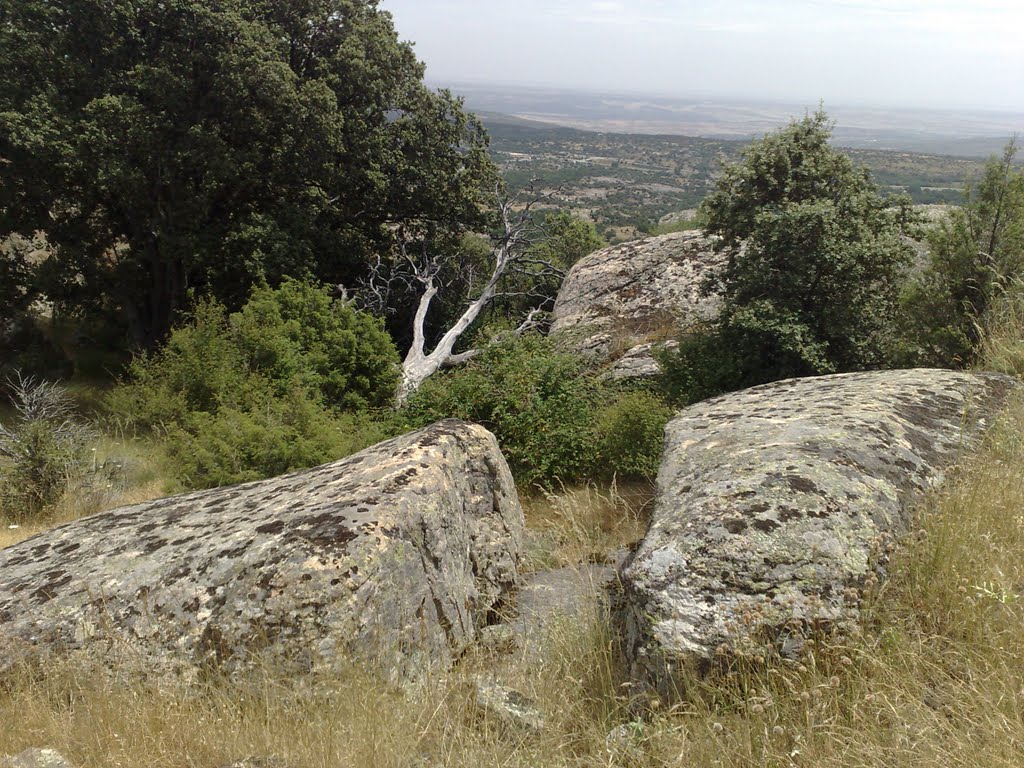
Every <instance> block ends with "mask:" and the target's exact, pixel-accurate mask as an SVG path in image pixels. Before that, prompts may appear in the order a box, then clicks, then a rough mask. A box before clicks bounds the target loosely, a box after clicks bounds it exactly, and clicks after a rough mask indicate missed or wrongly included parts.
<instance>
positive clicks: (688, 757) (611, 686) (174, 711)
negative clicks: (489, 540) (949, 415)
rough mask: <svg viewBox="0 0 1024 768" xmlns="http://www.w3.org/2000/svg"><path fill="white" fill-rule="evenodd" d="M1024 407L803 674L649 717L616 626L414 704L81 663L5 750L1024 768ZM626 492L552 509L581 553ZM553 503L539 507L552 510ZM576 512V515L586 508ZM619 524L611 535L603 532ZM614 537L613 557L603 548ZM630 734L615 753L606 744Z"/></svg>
mask: <svg viewBox="0 0 1024 768" xmlns="http://www.w3.org/2000/svg"><path fill="white" fill-rule="evenodd" d="M1022 435H1024V402H1022V401H1020V400H1018V401H1015V402H1014V403H1013V404H1012V406H1011V408H1010V409H1009V410H1008V412H1007V413H1006V415H1005V416H1004V417H1003V418H1002V419H1001V420H1000V422H999V423H998V425H996V427H995V428H994V430H993V431H992V433H991V436H990V438H989V440H988V442H987V444H986V446H985V447H984V448H983V449H982V450H981V451H980V452H979V453H978V455H977V456H976V457H975V458H974V459H973V460H972V461H971V462H969V464H968V465H967V466H966V467H965V468H964V470H963V471H962V472H961V473H959V475H958V479H957V480H956V481H955V482H954V483H953V484H952V485H951V486H950V487H949V488H948V490H947V491H946V492H945V493H944V494H943V495H941V496H938V495H937V496H935V497H934V498H931V499H928V500H927V501H926V502H925V503H924V504H923V505H922V507H921V510H920V518H919V526H918V527H917V530H915V531H914V533H913V534H912V535H910V536H909V537H908V538H907V539H906V541H904V542H902V543H901V545H900V546H899V547H897V548H896V550H895V551H894V553H893V555H892V559H891V562H890V565H889V570H890V574H891V575H890V578H889V579H888V580H887V581H886V582H884V583H883V584H882V585H881V586H879V587H878V588H877V589H875V591H874V592H873V593H871V594H870V595H869V596H868V602H867V603H866V607H865V610H864V613H863V627H862V630H861V631H860V632H858V633H856V634H855V636H851V637H846V638H837V637H820V638H817V639H816V641H812V643H810V646H809V649H808V651H807V653H806V655H805V657H804V658H802V659H800V660H799V661H794V662H787V663H784V664H783V665H781V666H777V667H774V668H769V669H764V668H757V667H756V666H750V667H735V668H732V669H731V670H728V671H724V672H721V673H719V674H717V675H715V676H712V677H710V678H707V679H704V680H700V681H696V680H695V681H694V682H693V686H692V688H691V690H690V692H689V694H688V696H687V698H686V699H685V700H684V701H683V702H681V703H676V704H674V705H672V706H669V705H668V704H667V703H666V704H661V705H660V706H659V705H658V703H657V702H653V703H652V702H644V703H645V704H647V705H648V706H650V705H653V709H652V708H647V709H645V710H642V711H644V712H646V714H645V715H644V716H643V717H641V716H640V715H638V714H637V713H638V712H640V711H641V710H638V709H637V708H636V706H635V705H636V704H637V702H635V701H631V700H629V698H628V697H627V695H626V694H627V692H628V691H629V689H628V688H626V687H623V685H622V684H623V682H624V681H623V679H622V677H621V674H620V672H619V670H618V664H617V661H616V654H615V651H614V648H615V643H614V638H613V637H612V636H611V634H610V631H609V629H608V624H607V622H606V621H604V620H603V617H602V615H601V613H600V611H599V610H596V609H595V611H594V613H593V615H592V616H590V617H587V618H584V619H583V620H581V621H578V622H575V623H569V622H565V623H563V624H561V625H558V627H557V628H556V629H555V630H553V631H552V633H551V637H550V638H549V645H548V649H547V651H546V652H545V653H544V655H543V660H542V661H541V662H539V663H538V662H537V661H536V660H535V659H530V660H527V659H517V658H516V657H514V656H513V657H510V658H509V657H507V658H503V659H495V658H491V657H488V656H487V655H486V654H485V653H484V652H483V651H481V652H479V653H476V654H473V655H471V656H470V657H468V658H466V659H464V660H463V662H462V663H461V664H460V665H459V667H458V668H456V670H454V671H453V672H451V673H449V674H447V675H443V676H441V677H439V678H438V679H436V680H433V681H432V682H431V684H430V685H427V686H422V687H420V688H416V689H413V690H411V691H407V692H404V693H403V692H399V691H395V690H393V689H390V688H388V687H387V686H385V685H383V684H382V683H380V682H378V681H376V680H374V679H373V678H372V677H369V676H367V675H366V674H364V673H362V672H360V671H357V670H353V671H352V672H351V673H350V674H346V675H342V676H339V677H335V678H330V679H318V680H314V681H312V682H310V681H296V680H289V679H287V678H284V677H282V676H280V675H275V673H274V671H273V670H266V672H265V674H264V675H262V676H258V677H254V678H252V679H249V680H245V681H241V682H238V681H236V682H234V683H230V684H229V683H228V682H226V681H220V682H216V681H215V682H210V683H208V684H205V685H203V686H199V687H195V686H193V687H191V688H185V687H182V686H176V685H170V684H167V683H166V682H165V681H164V682H162V681H158V680H151V679H147V678H146V676H145V675H142V676H137V677H131V676H124V675H117V674H114V673H112V672H111V671H110V670H109V669H107V668H105V667H103V666H102V665H99V664H91V663H88V662H83V661H77V662H76V661H67V662H63V663H58V664H55V665H54V666H52V667H50V668H49V669H47V671H46V674H45V675H39V674H28V673H25V674H23V675H20V676H18V677H15V679H13V680H9V681H8V684H7V687H6V689H5V690H4V691H3V692H2V693H0V722H4V723H10V724H11V727H9V728H4V729H0V753H4V752H7V753H14V752H17V751H19V750H20V749H22V748H24V747H27V746H29V745H33V744H34V745H43V744H45V745H49V746H53V747H55V748H57V749H58V750H62V751H64V752H65V753H66V754H67V756H68V757H70V758H71V759H72V760H73V761H74V762H76V763H77V764H80V765H89V766H105V765H110V766H114V765H124V766H128V765H133V766H134V765H145V766H153V767H154V768H157V767H160V766H168V768H170V767H171V766H175V767H179V766H210V767H211V768H214V767H215V766H220V765H222V764H224V763H226V762H230V761H231V760H235V759H238V758H240V757H243V756H245V755H248V754H259V755H277V756H279V757H282V758H284V759H285V760H286V761H287V763H288V764H289V765H291V766H295V768H304V767H305V766H310V767H313V766H316V767H318V768H320V767H323V768H326V767H327V766H332V767H334V766H367V767H368V768H374V767H375V766H389V767H391V766H394V767H395V768H398V767H399V766H403V767H404V766H418V765H422V766H442V765H444V766H566V767H568V766H680V768H682V767H683V766H750V767H751V768H752V767H753V766H780V767H781V766H786V767H788V766H864V767H865V768H866V767H867V766H872V767H874V766H908V768H909V766H964V768H967V767H968V766H971V767H972V768H973V767H975V766H982V765H983V766H987V767H991V768H995V767H997V766H1007V767H1009V766H1019V765H1021V764H1022V762H1024V600H1022V598H1021V597H1020V592H1021V590H1022V589H1024V586H1022V585H1024V558H1022V557H1021V553H1022V551H1024V476H1022V473H1020V471H1019V467H1020V466H1024V438H1022ZM608 499H609V495H608V494H604V493H597V492H595V491H594V490H593V489H591V490H589V491H574V492H571V493H567V494H564V495H563V496H562V497H560V498H559V497H552V498H551V499H549V500H546V501H545V502H544V505H547V506H540V507H538V508H535V509H534V510H533V511H532V512H533V514H534V515H535V517H534V520H535V522H536V521H541V522H544V521H550V520H551V519H552V516H553V517H559V516H561V517H570V518H571V519H572V521H574V522H570V523H569V530H570V531H571V530H578V531H582V532H583V534H582V535H577V534H571V533H566V534H565V538H564V541H566V542H571V541H576V542H577V545H576V546H579V547H580V548H578V549H575V550H571V549H561V550H560V551H561V552H562V553H563V554H562V555H559V557H569V556H570V555H569V552H570V551H573V552H575V553H576V554H582V553H583V552H585V551H586V550H587V548H588V546H587V545H579V542H586V541H588V540H590V538H589V537H590V534H588V533H587V531H592V530H593V528H591V527H590V526H589V524H587V523H586V522H584V521H587V520H595V519H596V520H599V519H601V518H602V517H603V516H604V515H605V514H606V512H605V511H604V510H606V508H607V505H608ZM538 503H539V502H538ZM573 504H575V505H578V506H577V508H575V509H572V508H570V507H571V505H573ZM600 529H601V526H600V525H597V530H600ZM603 543H605V542H603V541H602V545H603ZM494 668H499V669H501V670H502V671H501V674H502V676H503V678H504V679H505V680H507V681H508V682H509V683H510V684H511V685H513V686H514V687H516V689H517V690H520V691H521V692H522V693H524V694H526V695H528V696H530V697H532V698H534V699H535V700H536V702H537V705H538V706H539V707H540V709H541V710H542V711H544V712H546V713H547V718H548V720H547V725H546V727H545V729H544V730H543V731H542V732H541V733H540V734H535V735H530V734H527V733H525V732H519V731H516V730H515V729H510V728H508V727H506V726H503V725H501V724H500V723H498V722H494V721H491V720H489V719H488V718H487V717H486V716H485V715H482V714H480V713H479V712H478V711H477V710H476V709H475V708H474V707H473V705H472V703H471V702H472V695H471V690H472V679H473V676H474V675H475V674H478V673H480V672H481V671H482V670H488V669H494ZM616 726H621V727H619V728H618V730H617V731H616V736H615V737H614V738H610V739H609V738H607V734H608V733H609V731H611V730H612V729H614V728H616Z"/></svg>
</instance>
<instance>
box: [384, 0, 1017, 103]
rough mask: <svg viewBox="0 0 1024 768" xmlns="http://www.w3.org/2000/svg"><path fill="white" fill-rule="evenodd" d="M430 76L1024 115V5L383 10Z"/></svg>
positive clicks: (429, 4)
mask: <svg viewBox="0 0 1024 768" xmlns="http://www.w3.org/2000/svg"><path fill="white" fill-rule="evenodd" d="M380 5H381V7H382V8H383V9H385V10H388V11H390V12H391V13H392V15H393V16H394V19H395V26H396V27H397V28H398V32H399V34H400V36H401V37H402V38H403V39H406V40H411V41H413V42H414V43H415V45H416V52H417V54H418V55H419V57H420V58H421V59H422V60H423V61H425V62H426V63H427V77H428V78H429V79H432V80H440V81H464V82H465V81H472V82H504V83H522V84H528V85H551V86H569V87H583V88H586V89H589V90H608V91H627V92H639V91H647V92H651V93H663V94H666V95H669V94H672V95H723V96H761V97H764V98H771V99H786V100H799V101H801V102H809V103H815V102H817V101H818V100H819V99H824V100H825V101H826V102H827V103H829V104H830V105H834V104H841V103H849V104H855V103H856V104H902V105H907V106H948V107H957V106H963V107H996V108H1010V109H1015V110H1024V43H1022V41H1024V0H970V1H969V0H958V1H956V2H954V0H763V1H758V2H755V1H754V0H719V1H718V2H714V1H713V0H674V1H670V0H381V3H380Z"/></svg>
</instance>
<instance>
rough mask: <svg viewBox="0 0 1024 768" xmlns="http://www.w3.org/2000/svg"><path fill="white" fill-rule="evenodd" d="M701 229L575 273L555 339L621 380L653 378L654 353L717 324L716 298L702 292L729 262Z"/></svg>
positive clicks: (586, 262)
mask: <svg viewBox="0 0 1024 768" xmlns="http://www.w3.org/2000/svg"><path fill="white" fill-rule="evenodd" d="M713 245H714V241H713V240H712V238H710V237H708V236H707V235H705V234H704V233H703V232H701V231H699V230H692V231H689V232H675V233H673V234H669V235H661V236H660V237H649V238H646V239H644V240H637V241H634V242H630V243H623V244H622V245H615V246H612V247H610V248H605V249H603V250H600V251H596V252H594V253H592V254H590V255H589V256H586V257H585V258H583V259H580V260H579V261H578V262H577V263H576V264H575V265H574V266H573V268H572V269H571V270H570V271H569V274H568V275H567V276H566V278H565V281H564V282H563V283H562V287H561V289H560V290H559V292H558V299H557V300H556V302H555V308H554V313H553V321H552V326H551V333H552V335H553V336H554V337H556V338H558V339H560V340H561V343H562V344H563V345H564V346H565V347H566V348H569V349H572V350H573V351H575V352H577V353H579V354H581V355H583V356H584V357H586V358H588V359H590V360H591V361H592V362H594V363H596V364H608V365H609V366H610V368H609V374H610V375H611V376H612V377H614V378H633V377H644V376H652V375H655V374H656V373H657V372H658V364H657V361H656V360H655V358H654V355H653V354H652V348H653V346H654V345H655V344H656V343H658V342H661V341H665V340H667V339H670V338H674V337H675V336H676V335H678V330H679V328H680V326H683V325H688V324H690V323H693V322H696V321H700V320H707V319H710V318H712V317H714V316H715V315H716V314H717V312H718V309H719V300H718V297H716V296H713V295H712V296H707V295H705V294H704V293H703V291H702V290H701V284H702V283H703V280H704V278H705V277H706V276H707V275H708V274H709V272H710V271H711V270H714V269H716V268H718V266H719V265H720V264H721V263H722V257H721V256H720V255H719V254H716V253H715V252H714V249H713Z"/></svg>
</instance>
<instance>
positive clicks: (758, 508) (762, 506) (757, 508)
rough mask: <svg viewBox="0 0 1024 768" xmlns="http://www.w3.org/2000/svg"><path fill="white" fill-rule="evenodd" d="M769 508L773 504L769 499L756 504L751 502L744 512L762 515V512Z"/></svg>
mask: <svg viewBox="0 0 1024 768" xmlns="http://www.w3.org/2000/svg"><path fill="white" fill-rule="evenodd" d="M769 509H771V504H769V503H768V502H767V501H759V502H757V503H756V504H751V505H750V506H749V507H747V509H746V510H744V512H745V513H746V514H748V515H760V514H761V513H762V512H767V511H768V510H769Z"/></svg>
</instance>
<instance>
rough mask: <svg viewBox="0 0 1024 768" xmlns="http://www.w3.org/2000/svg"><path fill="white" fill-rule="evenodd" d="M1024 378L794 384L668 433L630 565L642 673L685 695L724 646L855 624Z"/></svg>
mask: <svg viewBox="0 0 1024 768" xmlns="http://www.w3.org/2000/svg"><path fill="white" fill-rule="evenodd" d="M1016 386H1017V383H1016V381H1015V380H1014V379H1012V378H1010V377H1008V376H1003V375H999V374H985V373H969V372H954V371H940V370H910V371H879V372H870V373H854V374H844V375H835V376H822V377H818V378H809V379H791V380H788V381H780V382H776V383H773V384H768V385H764V386H760V387H755V388H753V389H749V390H746V391H742V392H736V393H732V394H728V395H724V396H722V397H718V398H714V399H711V400H708V401H705V402H702V403H699V404H697V405H694V406H691V407H689V408H686V409H684V410H683V411H682V412H681V413H680V414H679V415H678V416H677V417H676V418H675V419H674V420H673V421H671V422H670V423H669V424H668V426H667V427H666V447H665V453H664V455H663V460H662V465H661V469H660V472H659V475H658V497H657V501H656V505H655V509H654V512H653V515H652V522H651V525H650V528H649V530H648V532H647V534H646V536H645V537H644V539H643V540H642V542H641V543H640V545H639V547H638V548H637V550H636V552H635V553H634V554H633V556H632V558H631V559H630V560H629V561H627V563H626V565H625V567H624V569H623V572H622V574H621V583H622V589H623V592H622V594H621V596H620V598H619V599H618V601H617V606H616V610H615V620H616V621H617V623H618V626H619V629H620V631H621V633H622V637H623V642H624V648H625V653H626V657H627V662H628V664H629V666H630V675H631V677H632V679H633V680H634V681H635V682H636V683H638V684H639V685H641V686H643V687H647V688H654V689H657V690H658V691H659V692H660V693H662V694H663V695H667V696H669V697H671V696H672V695H673V693H674V688H675V686H676V685H677V683H678V677H677V672H678V671H679V670H680V669H681V668H687V669H689V670H693V669H694V668H697V669H699V668H701V667H703V666H706V665H707V664H708V662H709V661H710V660H712V659H713V658H714V657H715V654H716V652H717V653H723V652H728V653H731V652H736V651H743V652H748V653H758V654H760V653H769V654H770V653H773V652H775V651H781V652H782V653H784V654H785V653H789V652H794V651H796V650H798V649H799V647H800V637H801V635H802V632H803V630H804V629H806V627H808V626H810V625H812V624H814V623H819V624H820V623H821V622H824V623H826V624H828V625H833V626H834V627H838V628H842V627H843V626H845V625H848V624H849V625H852V623H853V622H854V620H855V619H856V616H857V607H858V601H859V595H860V592H859V588H860V587H862V586H863V584H864V582H865V580H866V579H867V578H868V575H869V573H876V572H877V571H878V569H879V566H880V565H881V564H882V563H883V562H884V558H883V554H884V550H883V548H882V545H883V544H884V543H885V542H886V541H888V540H891V539H892V538H893V537H894V536H897V535H899V534H901V533H903V532H905V531H907V530H908V526H909V525H910V523H911V521H912V515H913V509H914V504H915V502H916V501H917V500H919V499H920V498H921V496H922V494H924V493H925V492H926V491H928V490H929V489H931V488H935V487H937V486H939V485H940V484H941V483H942V482H943V480H944V478H945V475H946V473H947V470H948V469H949V468H950V467H951V466H952V465H953V464H954V462H956V460H957V459H958V457H960V456H961V454H962V452H963V451H964V450H965V449H966V448H969V447H970V446H971V445H972V444H973V443H974V441H975V440H976V439H977V438H978V437H979V435H980V434H981V433H982V431H983V430H984V428H985V426H986V425H987V424H988V423H989V422H990V421H991V419H992V417H993V415H994V414H995V413H997V411H998V410H999V409H1000V407H1001V406H1002V404H1003V402H1004V400H1005V398H1006V396H1007V394H1008V393H1009V392H1010V391H1011V389H1013V388H1014V387H1016Z"/></svg>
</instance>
